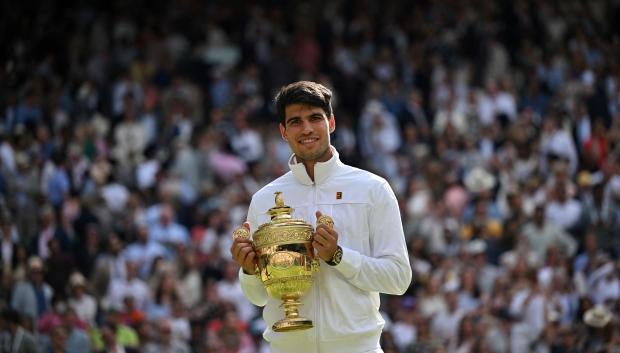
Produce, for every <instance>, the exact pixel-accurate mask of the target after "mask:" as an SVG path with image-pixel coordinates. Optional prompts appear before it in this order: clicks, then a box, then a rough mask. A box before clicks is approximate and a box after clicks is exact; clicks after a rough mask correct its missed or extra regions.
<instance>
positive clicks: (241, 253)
mask: <svg viewBox="0 0 620 353" xmlns="http://www.w3.org/2000/svg"><path fill="white" fill-rule="evenodd" d="M253 252H254V249H252V248H249V247H245V248H243V249H241V251H239V260H240V262H239V263H241V264H244V263H245V262H246V259H247V257H248V255H249V254H251V253H253Z"/></svg>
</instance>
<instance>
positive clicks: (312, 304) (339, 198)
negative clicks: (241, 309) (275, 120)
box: [230, 81, 411, 353]
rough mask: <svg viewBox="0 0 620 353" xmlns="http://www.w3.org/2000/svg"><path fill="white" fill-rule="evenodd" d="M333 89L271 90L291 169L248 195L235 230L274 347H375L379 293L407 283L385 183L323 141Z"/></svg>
mask: <svg viewBox="0 0 620 353" xmlns="http://www.w3.org/2000/svg"><path fill="white" fill-rule="evenodd" d="M331 96H332V94H331V91H330V90H329V89H327V88H326V87H324V86H323V85H320V84H318V83H314V82H308V81H300V82H295V83H292V84H290V85H288V86H285V87H283V88H282V89H281V90H280V92H279V93H278V94H277V95H276V98H275V104H276V108H277V113H278V116H279V119H280V125H279V127H280V132H281V134H282V138H283V139H284V140H286V141H287V142H288V144H289V146H290V148H291V150H292V151H293V155H292V156H291V158H290V160H289V167H290V169H291V171H290V172H288V173H286V174H285V175H283V176H281V177H279V178H278V179H276V180H274V181H273V182H271V183H270V184H268V185H266V186H265V187H264V188H262V189H261V190H259V191H258V192H257V193H256V194H254V196H253V197H252V202H251V203H250V207H249V210H248V219H247V222H246V223H245V224H244V225H243V226H242V227H240V228H238V229H237V230H236V231H235V232H234V234H233V237H234V238H235V240H234V242H233V245H232V246H231V249H230V251H231V254H232V257H233V259H234V260H235V261H236V262H237V263H239V265H240V266H241V270H240V272H239V279H240V282H241V286H242V288H243V291H244V293H245V295H246V296H247V298H248V299H249V300H250V302H252V303H253V304H255V305H258V306H265V309H264V311H263V317H264V319H265V322H266V323H267V329H266V330H265V333H264V334H263V336H264V338H265V339H266V340H267V341H268V342H269V343H270V351H271V352H272V353H305V352H308V353H319V352H321V353H322V352H330V353H331V352H338V353H361V352H382V350H381V347H380V345H379V339H380V336H381V331H382V329H383V325H384V320H383V319H382V317H381V315H380V313H379V293H387V294H394V295H400V294H403V293H404V292H405V291H406V290H407V288H408V287H409V284H410V282H411V268H410V265H409V258H408V254H407V247H406V244H405V239H404V234H403V227H402V222H401V219H400V211H399V209H398V203H397V200H396V197H395V195H394V193H393V191H392V189H391V188H390V186H389V184H388V183H387V181H386V180H385V179H383V178H381V177H379V176H377V175H374V174H372V173H370V172H367V171H364V170H361V169H357V168H354V167H351V166H348V165H345V164H343V163H342V162H341V161H340V159H339V158H338V152H337V151H336V149H335V148H334V147H333V146H331V144H330V133H332V132H333V131H334V129H335V127H336V121H335V118H334V115H333V112H332V107H331ZM274 195H275V200H274ZM289 205H290V206H289ZM313 225H314V227H313ZM250 234H252V236H251V237H250Z"/></svg>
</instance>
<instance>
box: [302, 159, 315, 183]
mask: <svg viewBox="0 0 620 353" xmlns="http://www.w3.org/2000/svg"><path fill="white" fill-rule="evenodd" d="M302 163H303V164H304V167H305V168H306V173H308V176H309V177H310V179H311V180H312V181H314V165H315V164H316V161H309V162H305V161H304V162H302Z"/></svg>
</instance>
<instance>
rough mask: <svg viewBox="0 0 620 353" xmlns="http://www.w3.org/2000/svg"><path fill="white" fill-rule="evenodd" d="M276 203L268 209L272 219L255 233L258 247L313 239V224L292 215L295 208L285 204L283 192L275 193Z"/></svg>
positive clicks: (254, 236)
mask: <svg viewBox="0 0 620 353" xmlns="http://www.w3.org/2000/svg"><path fill="white" fill-rule="evenodd" d="M275 203H276V205H275V206H274V207H272V208H270V209H269V210H268V211H267V214H268V215H269V216H271V221H270V222H267V223H263V224H261V225H260V226H259V227H258V230H257V231H256V232H255V233H254V235H253V237H252V238H253V239H254V242H255V246H256V247H261V246H265V245H268V244H274V243H281V242H299V241H301V242H308V241H310V240H311V239H312V226H311V225H310V224H308V223H306V222H305V221H304V220H303V219H295V218H293V217H292V215H291V214H292V213H293V211H294V209H293V208H292V207H290V206H287V205H285V204H284V199H283V198H282V192H280V191H277V192H276V193H275Z"/></svg>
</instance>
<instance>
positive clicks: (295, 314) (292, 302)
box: [272, 296, 314, 332]
mask: <svg viewBox="0 0 620 353" xmlns="http://www.w3.org/2000/svg"><path fill="white" fill-rule="evenodd" d="M300 305H301V303H300V302H299V298H298V297H297V296H283V297H282V306H283V307H284V313H285V314H286V318H284V319H282V320H280V321H278V322H276V323H275V324H273V327H272V329H273V330H274V331H275V332H286V331H297V330H306V329H309V328H312V327H313V326H314V325H313V324H312V320H310V319H306V318H303V317H300V316H299V306H300Z"/></svg>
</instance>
